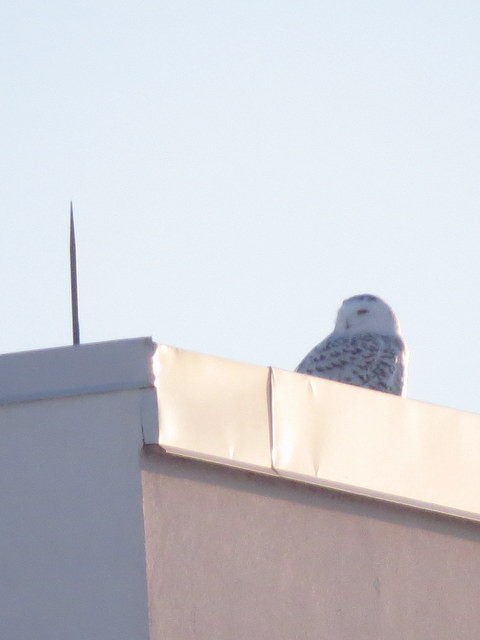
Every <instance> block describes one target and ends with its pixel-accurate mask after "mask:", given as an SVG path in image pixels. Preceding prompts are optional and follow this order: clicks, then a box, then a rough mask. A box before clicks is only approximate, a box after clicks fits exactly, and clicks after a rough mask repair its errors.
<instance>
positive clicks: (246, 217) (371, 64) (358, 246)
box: [0, 0, 480, 412]
mask: <svg viewBox="0 0 480 640" xmlns="http://www.w3.org/2000/svg"><path fill="white" fill-rule="evenodd" d="M0 49H1V51H0V53H1V55H0V64H1V79H2V99H1V101H0V122H1V125H2V126H1V134H2V135H1V140H2V142H1V147H0V149H1V152H0V162H1V166H0V169H1V180H0V198H1V200H0V202H1V214H0V215H1V221H2V233H1V236H0V265H1V273H2V274H3V276H2V278H1V279H0V295H1V299H2V301H3V309H2V313H1V315H0V352H10V351H20V350H27V349H36V348H46V347H53V346H57V345H63V344H68V343H69V342H70V340H71V329H70V300H69V272H68V207H69V201H70V199H73V201H74V207H75V214H76V225H77V241H78V268H79V287H80V314H81V332H82V341H85V342H91V341H99V340H111V339H116V338H127V337H135V336H141V335H152V336H153V337H154V339H156V340H157V341H159V342H164V343H167V344H173V345H176V346H180V347H184V348H187V349H192V350H195V351H201V352H206V353H210V354H213V355H218V356H223V357H227V358H233V359H238V360H242V361H246V362H251V363H255V364H261V365H269V364H272V365H275V366H279V367H282V368H286V369H293V368H294V367H295V366H296V365H297V364H298V362H299V361H300V359H301V358H302V357H303V356H304V355H305V353H306V352H307V351H308V350H309V349H310V348H311V347H312V346H314V344H316V343H317V342H318V341H320V340H321V339H322V338H323V337H324V336H325V335H326V334H327V333H329V332H330V331H331V329H332V327H333V322H334V318H335V314H336V310H337V308H338V306H339V305H340V303H341V301H342V300H343V299H344V298H346V297H348V296H350V295H354V294H357V293H365V292H369V293H375V294H377V295H380V296H382V297H383V298H384V299H385V300H386V301H387V302H389V303H390V304H391V305H392V306H393V308H394V309H395V311H396V312H397V314H398V316H399V318H400V321H401V324H402V328H403V332H404V335H405V337H406V340H407V342H408V344H409V346H410V352H411V361H410V374H409V388H408V395H409V397H412V398H417V399H421V400H425V401H428V402H433V403H437V404H444V405H448V406H454V407H457V408H463V409H467V410H471V411H477V412H480V394H479V387H480V376H479V374H478V371H477V369H478V367H477V362H478V361H479V360H480V341H479V339H478V329H477V328H478V327H479V326H480V301H479V297H478V295H477V292H478V289H479V283H480V260H479V256H478V253H479V251H478V246H479V231H480V179H479V175H480V155H479V148H480V145H479V138H480V127H479V114H480V90H479V87H480V83H479V81H480V5H479V4H478V3H477V2H462V1H460V2H442V1H438V0H436V1H432V2H418V1H415V2H413V1H412V2H408V1H407V2H401V3H396V2H385V1H378V2H372V1H366V2H354V1H352V2H342V1H335V2H321V1H319V0H314V1H298V2H293V1H291V0H290V1H289V2H286V1H282V0H277V1H275V2H273V1H271V0H270V1H268V0H265V1H263V2H262V1H256V2H249V1H248V0H242V1H241V2H240V1H236V0H229V1H228V2H204V1H202V0H199V1H198V2H193V1H192V0H190V1H189V2H184V1H182V0H175V1H170V0H168V1H165V2H159V1H158V0H157V1H156V2H139V1H137V2H131V1H125V2H110V1H105V2H98V1H96V2H88V1H87V2H81V3H80V2H68V3H67V2H65V1H64V0H63V1H62V2H52V1H49V0H46V1H45V2H42V3H38V2H33V1H31V0H26V1H24V2H22V1H21V0H15V2H9V1H8V0H6V1H5V2H3V3H2V5H1V7H0Z"/></svg>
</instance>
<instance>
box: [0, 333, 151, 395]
mask: <svg viewBox="0 0 480 640" xmlns="http://www.w3.org/2000/svg"><path fill="white" fill-rule="evenodd" d="M154 350H155V346H154V343H153V342H152V339H151V338H133V339H130V340H115V341H111V342H98V343H91V344H82V345H76V346H70V347H58V348H56V349H42V350H38V351H23V352H20V353H8V354H5V355H1V356H0V404H9V403H12V402H28V401H30V400H41V399H46V398H56V397H62V396H70V395H85V394H89V393H104V392H108V391H124V390H126V389H137V388H145V387H151V386H152V385H153V371H152V356H153V353H154Z"/></svg>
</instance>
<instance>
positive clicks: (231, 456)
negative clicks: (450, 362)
mask: <svg viewBox="0 0 480 640" xmlns="http://www.w3.org/2000/svg"><path fill="white" fill-rule="evenodd" d="M154 370H155V373H156V387H157V394H158V406H159V421H160V434H159V439H158V444H160V445H161V446H163V447H164V448H165V449H166V450H167V451H170V452H172V453H176V454H181V455H184V456H188V457H192V458H199V459H203V460H209V461H212V462H220V463H222V464H227V465H233V466H237V467H243V468H251V469H255V470H257V471H262V472H264V473H270V474H278V475H280V476H284V477H287V478H292V479H296V480H301V481H303V482H308V483H313V484H318V485H321V486H325V487H330V488H335V489H340V490H343V491H348V492H350V493H357V494H361V495H366V496H370V497H375V498H380V499H383V500H389V501H393V502H397V503H401V504H406V505H410V506H415V507H421V508H423V509H426V510H431V511H437V512H442V513H447V514H450V515H456V516H461V517H467V518H471V519H475V520H480V483H479V482H478V473H479V469H480V416H478V415H475V414H471V413H466V412H461V411H455V410H452V409H447V408H444V407H438V406H433V405H429V404H426V403H422V402H417V401H414V400H407V399H405V398H400V397H397V396H393V395H390V394H386V393H380V392H377V391H370V390H367V389H360V388H358V387H354V386H351V385H345V384H340V383H337V382H331V381H328V380H321V379H319V378H314V377H311V376H306V375H303V374H297V373H291V372H287V371H282V370H279V369H271V368H268V367H255V366H250V365H246V364H240V363H238V362H231V361H228V360H223V359H219V358H213V357H210V356H205V355H200V354H197V353H190V352H186V351H182V350H180V349H175V348H172V347H166V346H163V345H160V346H158V348H157V352H156V354H155V363H154Z"/></svg>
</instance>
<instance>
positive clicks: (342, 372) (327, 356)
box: [295, 294, 407, 396]
mask: <svg viewBox="0 0 480 640" xmlns="http://www.w3.org/2000/svg"><path fill="white" fill-rule="evenodd" d="M406 360H407V349H406V346H405V343H404V342H403V340H402V337H401V335H400V325H399V324H398V320H397V318H396V316H395V314H394V313H393V311H392V309H391V308H390V307H389V306H388V304H386V303H385V302H384V301H383V300H381V299H380V298H377V297H376V296H372V295H369V294H364V295H359V296H353V298H348V300H345V301H344V303H343V304H342V306H341V307H340V310H339V312H338V315H337V321H336V323H335V328H334V330H333V333H331V334H330V335H329V336H328V337H327V338H325V340H324V341H323V342H320V344H318V345H317V346H316V347H315V348H314V349H312V350H311V351H310V353H309V354H308V355H307V356H306V357H305V358H304V359H303V360H302V362H301V363H300V364H299V365H298V367H297V368H296V369H295V371H297V372H298V373H307V374H309V375H312V376H318V377H319V378H327V379H328V380H336V381H337V382H346V383H347V384H354V385H357V386H358V387H366V388H367V389H376V390H377V391H386V392H387V393H394V394H396V395H398V396H401V395H404V394H405V379H406V371H405V370H406V364H407V363H406Z"/></svg>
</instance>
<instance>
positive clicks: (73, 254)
mask: <svg viewBox="0 0 480 640" xmlns="http://www.w3.org/2000/svg"><path fill="white" fill-rule="evenodd" d="M70 289H71V292H72V330H73V344H80V323H79V320H78V288H77V248H76V246H75V224H74V222H73V204H72V201H71V200H70Z"/></svg>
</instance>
